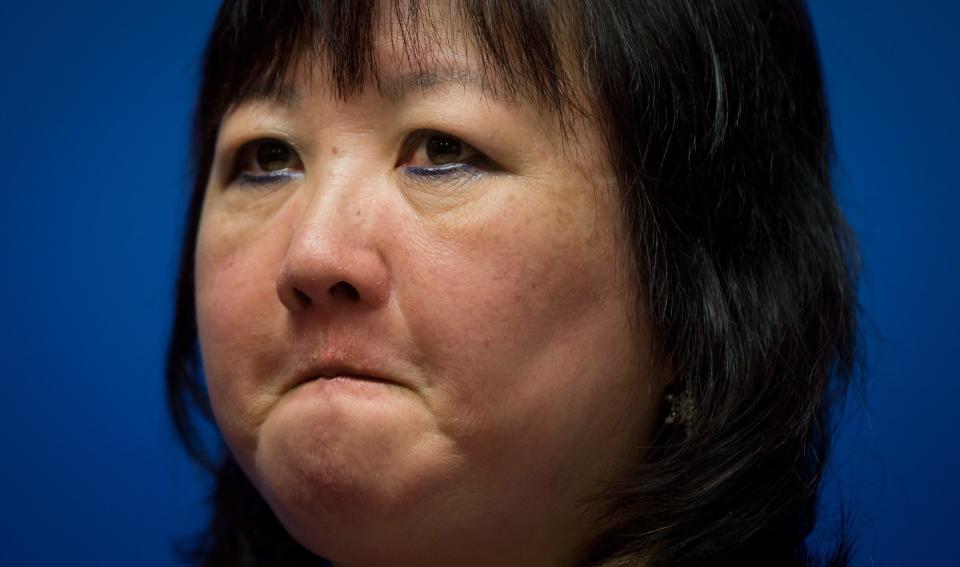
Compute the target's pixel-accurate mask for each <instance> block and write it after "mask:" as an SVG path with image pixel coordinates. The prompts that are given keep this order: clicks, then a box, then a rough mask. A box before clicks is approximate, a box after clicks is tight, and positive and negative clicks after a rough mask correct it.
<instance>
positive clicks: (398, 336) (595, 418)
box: [196, 40, 661, 565]
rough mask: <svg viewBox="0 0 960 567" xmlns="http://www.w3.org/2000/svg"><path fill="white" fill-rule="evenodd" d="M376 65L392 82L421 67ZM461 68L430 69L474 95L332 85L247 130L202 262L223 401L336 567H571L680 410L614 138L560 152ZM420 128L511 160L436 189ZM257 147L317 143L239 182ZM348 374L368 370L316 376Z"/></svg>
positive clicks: (205, 331)
mask: <svg viewBox="0 0 960 567" xmlns="http://www.w3.org/2000/svg"><path fill="white" fill-rule="evenodd" d="M449 41H450V42H451V43H454V44H455V43H456V42H454V41H453V40H449ZM378 45H380V48H379V49H380V51H381V52H382V53H381V57H380V59H381V75H382V76H383V77H385V78H386V80H387V81H388V82H389V81H390V80H391V78H396V77H398V76H402V75H404V74H405V73H409V72H411V71H412V69H410V68H409V67H405V66H404V65H403V64H402V62H401V61H400V59H401V58H397V57H390V56H389V54H390V48H389V45H390V42H382V43H380V44H378ZM445 47H446V48H447V50H446V51H444V52H442V55H437V56H435V57H433V58H432V59H430V58H427V60H429V61H432V62H433V63H439V62H441V61H442V62H443V65H436V67H435V68H436V69H438V71H437V73H438V75H443V76H445V73H446V71H449V70H450V69H451V67H456V68H457V69H459V71H458V72H457V74H458V76H460V78H461V80H460V81H455V82H453V83H449V84H448V83H445V82H443V81H439V82H438V84H436V85H433V86H431V87H429V88H425V89H419V88H418V89H408V90H407V92H405V93H402V94H401V93H398V92H397V91H396V90H394V91H393V92H392V93H391V96H389V97H384V96H381V94H380V93H379V92H378V91H377V89H376V88H374V87H372V86H370V87H369V88H366V89H364V91H363V92H362V93H361V94H360V95H358V96H353V97H350V98H348V99H346V100H340V99H338V98H337V97H336V96H334V93H332V92H330V90H329V89H328V88H325V81H323V80H320V79H318V77H323V76H324V73H325V71H326V70H325V69H324V68H323V65H322V64H320V65H318V68H317V69H314V73H312V74H307V73H302V72H301V73H294V74H292V75H291V77H290V79H289V81H288V83H289V87H290V88H291V89H292V90H293V91H295V93H296V96H293V97H286V98H284V99H283V100H259V101H247V102H244V103H241V104H238V105H236V106H235V107H234V108H232V109H231V110H230V111H229V112H228V114H227V115H226V116H225V119H224V121H223V125H222V128H221V131H220V134H219V138H218V141H217V150H216V160H215V163H214V166H213V169H212V172H211V175H210V180H209V184H208V188H207V192H206V196H205V201H204V205H203V211H202V217H201V224H200V231H199V235H198V242H197V249H196V298H197V308H198V325H199V331H200V341H201V348H202V353H203V362H204V369H205V372H206V376H207V382H208V387H209V391H210V397H211V401H212V404H213V408H214V413H215V416H216V419H217V423H218V425H219V427H220V429H221V431H222V432H223V435H224V438H225V440H226V442H227V444H228V446H229V448H230V450H231V452H232V453H233V455H234V456H235V458H236V459H237V461H238V463H239V464H240V466H241V467H242V468H243V470H244V471H245V472H246V474H247V475H248V476H249V477H250V479H251V480H252V482H253V483H254V484H255V486H256V487H257V488H258V489H259V491H260V492H261V493H262V494H263V496H264V497H265V499H266V500H267V502H268V503H269V504H270V506H271V507H272V509H273V510H274V512H275V513H276V514H277V516H278V518H279V519H280V521H281V522H282V523H283V524H284V526H285V527H286V528H287V529H288V531H289V532H290V533H291V535H292V536H293V537H294V538H296V539H297V540H298V541H299V542H300V543H302V544H303V545H304V546H306V547H307V548H308V549H310V550H311V551H313V552H314V553H317V554H318V555H321V556H323V557H326V558H328V559H330V560H332V561H334V562H335V563H336V564H337V565H423V564H456V565H563V564H569V563H570V562H571V561H573V558H574V557H575V554H576V552H577V551H578V548H579V546H581V545H582V544H583V543H584V541H585V540H586V539H587V538H588V537H589V536H590V534H591V533H592V530H593V529H594V524H593V520H594V512H595V511H594V510H593V509H592V508H591V507H590V506H588V505H586V503H585V501H586V500H587V499H588V498H589V497H591V496H593V495H594V494H595V492H596V491H597V490H598V489H600V488H602V485H603V482H605V481H608V480H613V479H616V478H618V477H620V476H622V475H623V474H625V471H626V470H627V469H628V468H630V467H632V466H634V465H635V464H636V463H637V461H638V460H639V459H640V458H641V456H642V447H643V445H644V443H645V442H646V440H647V439H648V438H649V436H650V432H651V427H652V416H653V415H654V414H655V412H656V411H657V409H658V408H657V402H656V400H658V399H659V394H660V391H661V390H660V386H659V385H658V381H657V380H656V379H655V376H656V373H655V372H654V370H653V363H652V361H651V360H650V358H649V338H648V336H647V329H646V325H645V323H644V320H643V317H639V318H638V317H636V314H635V312H634V310H635V308H634V306H635V304H636V303H635V302H633V301H631V297H633V296H632V294H633V293H634V289H635V287H636V286H635V284H634V283H633V282H632V281H631V278H629V277H627V276H626V270H624V269H622V268H621V266H622V265H623V262H622V261H621V259H622V258H624V257H625V256H626V255H627V252H628V251H627V249H626V246H627V245H626V244H625V242H624V238H623V231H622V228H621V226H620V221H619V215H618V210H617V207H618V202H617V197H616V188H615V186H614V184H613V178H614V175H613V173H614V172H613V170H612V169H611V166H610V165H609V163H608V162H607V159H606V158H607V156H606V154H605V152H604V151H603V149H602V148H603V144H602V143H601V142H600V135H599V131H598V130H597V127H596V125H594V124H592V123H589V122H583V123H580V124H578V125H577V126H576V127H575V135H573V136H568V138H567V139H564V138H563V137H562V136H561V133H560V130H559V127H558V126H557V124H556V121H555V120H551V119H549V117H546V118H545V116H544V114H543V113H542V112H540V111H538V110H537V109H536V108H535V107H534V106H533V105H532V104H530V103H528V102H523V101H513V102H510V101H504V100H500V99H497V98H496V97H493V96H490V94H489V93H485V92H483V91H482V89H481V88H480V87H479V86H477V84H476V83H475V82H471V81H469V80H468V81H463V80H462V77H463V76H464V75H467V74H469V73H470V72H472V71H471V69H473V68H472V67H471V64H472V61H471V58H470V56H469V52H468V51H469V50H467V49H465V48H462V47H461V46H459V45H456V44H455V45H453V46H451V45H446V46H445ZM451 53H454V54H455V56H452V55H450V54H451ZM384 54H386V55H384ZM440 69H443V71H440ZM309 77H313V80H310V79H309ZM395 84H399V85H401V86H402V85H403V81H395ZM400 90H404V89H402V88H401V89H400ZM423 129H427V130H435V131H440V132H443V133H446V134H449V135H452V136H455V137H457V138H458V139H460V140H463V142H465V143H466V144H469V145H470V146H472V147H473V148H476V149H477V151H479V152H482V153H483V154H485V155H486V156H489V158H490V159H491V160H492V162H494V163H495V164H496V165H495V166H492V165H485V166H482V167H479V168H478V169H476V170H471V171H470V172H468V173H467V174H465V175H462V176H459V177H453V178H451V177H443V176H430V177H416V176H414V175H412V174H411V173H410V170H409V169H410V168H411V167H432V164H431V163H430V161H429V158H428V156H427V154H426V152H425V150H424V148H423V144H421V145H420V146H415V147H414V149H413V150H412V151H408V149H409V144H410V139H411V133H414V132H416V131H419V130H423ZM259 138H274V139H278V140H283V141H285V142H287V143H290V144H291V145H293V146H295V147H296V148H297V155H299V160H300V165H295V166H293V167H291V168H290V169H289V173H290V175H289V176H288V177H287V178H286V179H285V180H283V181H280V182H278V183H273V184H263V185H251V184H244V183H243V182H241V181H238V180H236V179H232V174H233V173H235V172H236V169H237V168H234V167H233V164H234V163H235V162H236V160H237V159H238V158H237V156H238V152H239V149H240V148H241V147H242V146H243V144H245V143H247V142H250V141H252V140H256V139H259ZM474 155H475V154H474ZM241 157H242V156H241ZM248 162H249V163H248ZM256 165H257V163H256V160H255V159H248V160H246V161H244V160H242V159H241V164H240V166H239V169H241V170H243V171H246V172H248V173H250V172H251V171H252V170H255V169H256ZM248 166H249V167H248ZM331 361H334V362H335V363H336V364H334V366H337V365H339V366H338V368H340V369H341V370H342V369H343V368H349V369H350V370H351V371H350V372H349V373H347V372H341V374H350V375H348V376H343V377H341V378H335V379H323V378H320V379H314V380H309V381H305V380H304V378H305V376H307V375H309V374H310V373H311V372H315V371H317V369H318V368H321V367H323V366H324V364H326V365H327V366H328V367H329V366H331V364H332V363H331ZM365 377H375V378H377V381H373V380H369V379H366V378H365Z"/></svg>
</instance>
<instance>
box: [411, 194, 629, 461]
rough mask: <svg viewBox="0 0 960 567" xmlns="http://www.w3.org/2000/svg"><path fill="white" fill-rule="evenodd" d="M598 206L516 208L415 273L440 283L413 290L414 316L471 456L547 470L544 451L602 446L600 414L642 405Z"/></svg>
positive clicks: (437, 396) (443, 419)
mask: <svg viewBox="0 0 960 567" xmlns="http://www.w3.org/2000/svg"><path fill="white" fill-rule="evenodd" d="M588 198H590V197H588ZM588 204H589V205H590V206H589V207H588V206H585V205H584V206H580V207H578V208H575V209H574V211H576V210H579V211H589V212H586V213H585V214H582V215H577V214H575V212H571V207H569V206H564V205H566V204H562V205H561V206H554V208H540V209H537V208H535V207H532V206H528V207H526V208H523V207H521V206H520V204H518V205H517V206H514V207H511V211H512V212H511V214H509V215H504V216H501V217H500V218H499V220H497V222H490V223H488V224H486V225H485V226H483V227H482V228H476V227H467V228H469V230H467V231H466V233H467V234H469V236H465V237H463V238H459V237H457V236H456V235H453V236H451V235H445V236H444V237H443V238H438V239H435V241H442V242H446V243H448V244H447V246H446V247H445V248H444V249H443V250H440V251H437V252H435V253H434V254H431V255H430V257H431V258H432V265H431V267H430V269H429V270H413V271H412V273H416V274H425V273H426V274H429V275H430V277H421V278H416V279H415V280H413V282H414V284H415V285H414V286H412V287H415V289H416V290H417V295H416V298H417V299H416V301H417V303H416V304H415V305H414V306H412V307H411V308H410V309H409V310H408V314H409V316H410V317H411V318H412V321H411V323H410V327H411V328H412V329H414V330H415V331H416V332H417V333H418V334H417V340H418V344H419V345H420V349H419V350H420V351H421V352H423V353H427V354H426V358H425V360H423V361H421V364H423V365H424V366H425V367H427V368H428V369H429V374H430V375H431V376H436V377H438V378H437V380H438V382H437V383H436V384H435V385H434V392H433V393H434V398H433V401H434V408H433V409H434V413H435V414H436V415H438V416H439V422H440V424H441V427H442V428H444V429H445V432H446V433H447V434H448V435H449V436H451V437H454V438H456V439H457V441H458V444H460V445H461V446H462V447H463V448H464V450H465V452H467V453H476V454H478V455H484V454H498V455H499V457H498V458H496V459H493V460H492V461H491V462H507V461H508V460H509V458H504V452H505V451H506V450H508V449H509V450H510V451H511V453H512V455H511V458H512V457H515V458H516V460H515V461H514V464H515V465H521V466H522V463H523V462H524V460H525V458H532V457H531V455H537V458H540V459H543V460H544V462H548V461H550V460H551V459H553V458H554V457H553V456H545V455H544V453H545V452H550V451H551V450H556V451H557V452H558V453H559V452H562V451H564V450H568V449H569V448H570V444H576V443H580V442H581V441H582V440H583V439H585V438H586V437H590V436H591V435H594V434H595V433H596V434H597V435H598V436H599V433H597V432H595V431H594V432H591V431H588V430H589V429H590V428H591V427H594V426H595V425H596V427H598V428H606V430H607V431H608V432H609V429H610V428H611V427H612V425H611V424H607V425H603V424H602V422H603V420H602V419H601V420H596V419H595V417H596V415H597V414H598V413H600V412H601V411H603V410H610V409H612V407H613V406H615V405H616V403H617V402H619V403H620V404H621V405H624V406H626V404H627V403H629V404H635V403H636V399H635V398H634V397H633V396H632V395H631V391H628V389H629V388H632V387H634V386H635V385H636V383H637V380H636V378H637V377H636V373H637V369H638V367H639V366H640V364H639V361H638V360H637V357H638V355H637V351H638V349H637V340H638V339H637V337H636V334H635V333H633V332H632V331H631V329H630V327H629V321H628V318H627V315H628V313H627V309H628V307H627V301H626V297H627V295H628V294H627V286H626V285H625V284H624V283H623V282H622V279H621V278H620V275H619V270H618V269H617V263H616V260H617V258H616V254H615V251H616V247H615V246H614V242H615V235H614V234H609V235H605V234H603V233H600V232H597V231H596V230H595V228H596V227H598V226H610V225H609V224H603V221H602V218H601V217H599V216H598V215H597V213H596V210H597V209H596V207H595V206H594V203H588ZM528 205H529V203H528ZM461 228H462V227H461ZM404 299H405V298H401V301H403V300H404ZM624 411H625V412H626V411H629V410H628V409H626V408H625V409H624ZM608 413H609V412H608ZM521 432H523V433H525V434H519V433H521ZM530 449H535V450H533V451H531V450H530Z"/></svg>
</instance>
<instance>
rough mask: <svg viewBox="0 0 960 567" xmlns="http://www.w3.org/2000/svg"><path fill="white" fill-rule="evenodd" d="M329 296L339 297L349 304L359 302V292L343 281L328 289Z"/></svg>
mask: <svg viewBox="0 0 960 567" xmlns="http://www.w3.org/2000/svg"><path fill="white" fill-rule="evenodd" d="M330 296H331V297H340V298H343V299H346V300H347V301H351V302H353V301H359V300H360V292H359V291H357V288H355V287H353V286H352V285H350V284H348V283H347V282H343V281H341V282H337V283H336V284H334V285H333V286H332V287H331V288H330Z"/></svg>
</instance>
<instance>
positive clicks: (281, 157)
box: [234, 138, 303, 183]
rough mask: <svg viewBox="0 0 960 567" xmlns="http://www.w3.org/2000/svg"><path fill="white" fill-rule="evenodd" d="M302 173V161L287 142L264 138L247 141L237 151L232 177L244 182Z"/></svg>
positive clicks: (277, 178)
mask: <svg viewBox="0 0 960 567" xmlns="http://www.w3.org/2000/svg"><path fill="white" fill-rule="evenodd" d="M300 173H303V162H302V161H301V160H300V156H299V155H298V154H297V151H296V150H295V149H294V148H293V147H292V146H291V145H290V144H288V143H287V142H284V141H282V140H275V139H272V138H265V139H261V140H254V141H252V142H248V143H247V144H245V145H244V146H243V147H241V148H240V151H239V152H238V153H237V162H236V169H235V170H234V177H235V178H236V179H239V180H242V181H245V182H267V181H269V182H271V183H273V182H276V181H279V180H282V179H285V178H287V177H289V176H290V175H294V174H300Z"/></svg>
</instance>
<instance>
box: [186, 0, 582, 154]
mask: <svg viewBox="0 0 960 567" xmlns="http://www.w3.org/2000/svg"><path fill="white" fill-rule="evenodd" d="M564 12H565V11H564V10H562V9H558V8H557V5H556V3H553V2H515V1H511V0H465V1H462V2H457V1H453V0H451V1H450V2H420V1H417V0H390V1H387V2H383V3H381V2H373V1H369V0H366V1H349V0H339V1H332V2H330V1H326V2H325V1H320V0H313V1H311V0H282V1H281V0H278V1H274V2H262V1H252V0H237V1H233V2H230V1H228V2H225V3H224V4H223V6H222V7H221V12H220V14H219V16H218V18H217V22H218V24H217V27H216V28H215V29H214V30H213V35H212V37H211V42H210V44H209V46H208V51H207V53H206V55H205V62H204V65H205V68H204V77H205V82H204V85H203V86H202V89H201V101H200V108H198V117H206V118H207V119H208V120H209V123H207V124H197V127H198V130H200V131H198V132H196V133H197V134H198V136H199V138H201V139H199V140H196V141H197V142H199V143H200V144H201V147H202V146H203V145H204V142H209V141H210V140H211V139H212V138H211V136H215V135H216V131H217V130H218V129H219V122H220V120H221V119H222V117H223V115H224V113H225V112H226V111H227V109H228V108H229V107H230V106H231V105H232V104H234V103H236V102H237V101H240V100H247V99H251V98H282V97H283V96H284V92H285V89H284V81H285V79H287V78H288V76H289V72H290V71H291V70H293V67H294V66H296V65H298V64H301V63H302V64H304V67H305V68H306V69H307V70H308V72H309V73H311V74H312V72H313V71H312V70H313V69H316V68H322V69H323V70H324V74H325V75H326V76H324V77H322V79H323V80H324V81H325V82H326V84H327V85H328V86H329V87H330V88H331V90H332V91H333V92H334V93H335V94H336V96H338V97H340V98H348V97H351V96H355V95H359V94H360V93H361V92H362V91H363V89H364V88H365V87H366V86H367V85H374V86H375V88H377V89H378V90H379V91H380V94H382V95H383V94H389V93H385V92H384V87H383V84H382V83H381V81H380V76H381V73H380V66H381V65H382V64H383V61H382V55H383V54H382V53H378V46H377V37H376V36H377V35H378V34H381V33H383V32H385V31H389V32H391V34H390V39H391V44H390V45H389V47H390V49H389V51H390V52H392V55H393V56H394V57H398V58H400V61H403V62H404V63H406V64H408V65H410V66H412V67H413V68H414V69H418V68H419V69H420V70H421V71H424V75H425V76H428V75H429V73H428V72H426V71H425V69H424V65H425V63H424V61H428V60H429V59H430V57H429V55H430V54H431V53H434V52H436V51H437V50H438V49H442V48H444V47H445V46H446V44H445V41H446V38H448V37H451V32H452V31H454V30H459V31H461V33H462V37H457V39H458V40H462V41H463V43H464V44H465V45H464V47H465V48H466V49H467V50H468V52H469V53H470V54H471V55H472V58H473V59H474V61H473V63H474V64H475V65H476V66H477V67H478V69H477V72H478V73H479V74H480V77H481V78H482V80H483V84H482V88H483V89H484V90H485V91H489V92H491V93H493V94H495V95H496V96H497V97H500V98H506V99H509V100H526V101H530V102H532V103H534V104H535V105H536V106H537V107H538V108H540V109H542V110H547V111H550V112H553V113H555V114H557V115H560V114H562V113H563V110H564V109H565V108H568V107H572V106H574V105H573V104H572V101H573V100H574V99H575V97H574V96H572V94H573V88H572V85H573V81H572V80H571V78H570V75H569V72H568V71H567V69H566V68H565V66H564V64H563V59H564V57H563V56H562V54H561V51H564V52H567V51H569V49H570V48H569V46H570V45H572V44H575V43H571V40H572V39H573V38H572V37H568V36H570V35H571V34H570V33H569V31H570V30H572V29H573V28H572V27H570V25H569V22H565V21H562V20H563V18H564V17H565V16H564ZM454 37H456V36H454ZM561 45H563V46H564V47H563V48H562V49H561V48H560V46H561ZM379 49H380V51H383V49H382V47H380V48H379ZM318 64H322V65H320V67H318ZM427 80H429V79H427Z"/></svg>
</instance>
